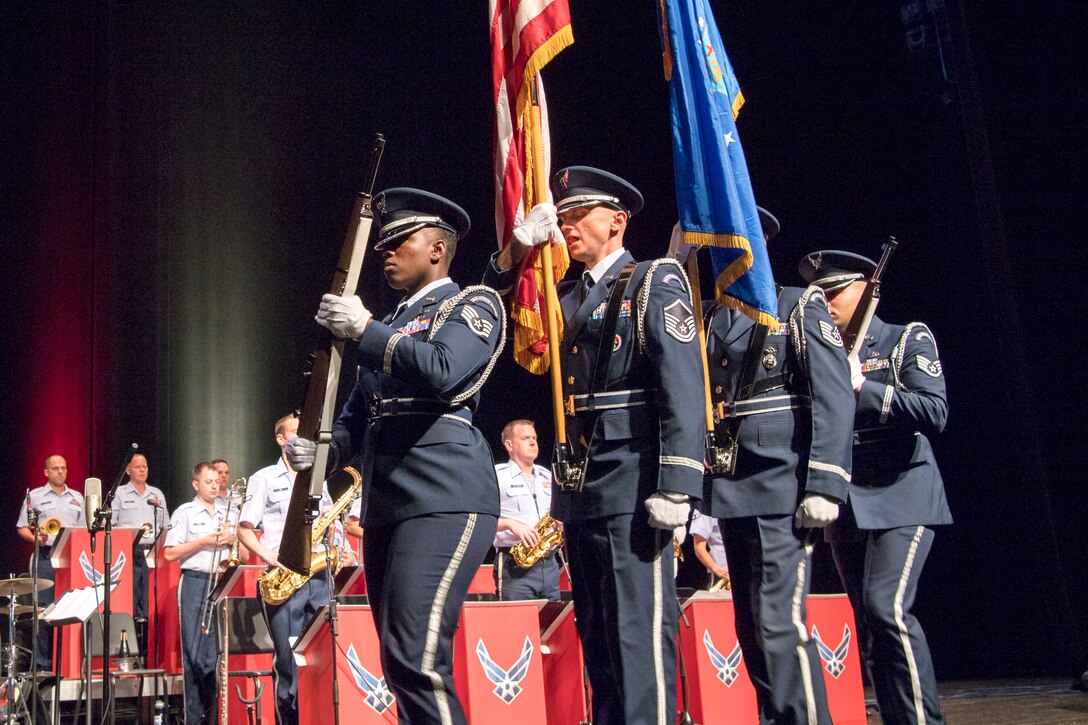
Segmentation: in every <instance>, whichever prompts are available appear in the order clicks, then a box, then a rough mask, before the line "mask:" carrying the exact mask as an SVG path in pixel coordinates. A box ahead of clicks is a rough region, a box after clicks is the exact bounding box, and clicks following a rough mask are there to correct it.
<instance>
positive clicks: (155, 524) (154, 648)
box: [144, 506, 166, 667]
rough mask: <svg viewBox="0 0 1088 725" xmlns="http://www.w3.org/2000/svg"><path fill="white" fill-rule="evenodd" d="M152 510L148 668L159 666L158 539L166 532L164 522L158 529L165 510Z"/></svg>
mask: <svg viewBox="0 0 1088 725" xmlns="http://www.w3.org/2000/svg"><path fill="white" fill-rule="evenodd" d="M154 508H155V513H154V515H153V516H152V517H151V557H152V558H153V559H154V560H155V573H154V574H152V579H151V591H152V596H153V597H154V600H153V601H154V603H155V618H154V619H153V620H152V619H151V618H150V617H149V618H148V620H149V621H148V636H149V637H150V630H151V626H150V623H151V622H152V621H153V622H155V638H154V639H153V640H152V641H151V643H150V644H151V646H150V647H149V649H150V650H151V664H148V665H146V666H148V667H158V665H159V537H160V536H161V535H162V533H163V531H165V530H166V526H165V524H166V521H163V526H162V528H160V527H159V511H160V510H161V511H162V512H163V514H162V517H163V519H165V518H166V508H165V507H163V508H162V509H160V508H159V507H158V506H155V507H154ZM147 611H148V614H150V613H151V602H150V601H149V602H148V603H147ZM144 656H145V657H146V656H147V653H144Z"/></svg>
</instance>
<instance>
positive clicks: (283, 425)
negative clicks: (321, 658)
mask: <svg viewBox="0 0 1088 725" xmlns="http://www.w3.org/2000/svg"><path fill="white" fill-rule="evenodd" d="M275 433H276V445H277V446H279V448H280V455H279V458H278V459H277V460H276V462H275V463H274V464H272V465H271V466H267V467H265V468H262V469H261V470H259V471H257V472H256V473H254V474H253V475H252V476H250V477H249V481H248V483H247V485H246V501H245V503H244V504H243V505H242V510H241V514H240V515H239V517H238V538H239V539H240V540H241V542H242V544H243V545H244V546H245V547H246V548H247V549H249V550H250V551H252V552H253V553H255V554H256V555H257V556H259V557H261V559H262V560H263V561H264V562H265V563H266V564H269V565H270V566H280V563H279V559H278V558H277V554H278V553H279V548H280V541H281V540H282V539H283V524H284V521H285V520H286V519H287V508H288V506H290V503H291V487H292V486H293V485H294V482H295V469H293V468H291V466H290V465H288V462H287V457H286V456H285V455H284V448H286V446H287V442H288V441H290V440H291V439H292V438H294V437H295V436H296V435H297V434H298V418H296V417H295V416H294V415H293V414H290V415H285V416H283V417H282V418H280V419H279V420H277V421H276V426H275ZM331 507H332V499H331V498H330V497H329V491H328V487H327V486H323V488H322V496H321V501H320V503H319V505H318V508H319V510H320V511H321V512H324V511H327V510H329V509H330V508H331ZM257 527H260V529H261V532H262V533H261V538H260V539H258V538H257V534H256V533H255V531H254V529H256V528H257ZM314 547H315V551H316V550H321V551H324V547H323V546H322V544H321V542H318V541H315V542H314ZM315 558H316V555H315ZM328 601H329V585H328V581H327V580H326V578H325V577H324V576H314V577H311V578H310V579H308V580H307V581H306V582H305V583H304V584H303V585H302V586H300V587H299V588H298V591H296V592H295V593H293V594H292V595H291V596H290V597H289V598H288V599H287V601H285V602H284V603H283V604H276V605H274V604H268V603H267V602H265V601H264V600H263V599H262V600H261V607H262V609H263V611H264V616H265V619H266V620H267V621H268V632H269V634H270V635H271V636H272V644H273V645H274V647H275V650H276V651H275V653H274V656H273V663H274V666H275V672H276V677H275V682H276V713H277V714H278V715H279V722H280V724H281V725H294V723H297V722H298V666H297V665H296V664H295V656H294V653H293V652H292V650H291V645H292V638H294V637H299V636H301V635H302V629H303V627H305V626H306V623H307V622H308V621H309V620H310V617H311V616H313V614H314V612H316V611H317V610H318V609H320V608H321V607H322V606H324V605H325V604H327V603H328Z"/></svg>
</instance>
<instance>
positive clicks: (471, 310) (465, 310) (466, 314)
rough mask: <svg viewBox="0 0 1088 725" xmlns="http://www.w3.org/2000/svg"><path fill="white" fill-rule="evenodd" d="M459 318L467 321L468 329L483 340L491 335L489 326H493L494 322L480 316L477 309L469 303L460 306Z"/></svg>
mask: <svg viewBox="0 0 1088 725" xmlns="http://www.w3.org/2000/svg"><path fill="white" fill-rule="evenodd" d="M461 319H463V320H464V321H465V322H467V323H468V329H470V330H472V331H473V332H475V333H476V334H477V335H479V336H480V337H482V338H483V339H485V340H486V339H487V338H488V336H490V335H491V328H493V327H494V326H495V323H493V322H491V321H490V320H485V319H484V318H482V317H480V313H479V311H478V310H477V309H476V308H475V307H472V306H470V305H465V306H464V307H462V308H461Z"/></svg>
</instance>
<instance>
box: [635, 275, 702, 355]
mask: <svg viewBox="0 0 1088 725" xmlns="http://www.w3.org/2000/svg"><path fill="white" fill-rule="evenodd" d="M640 266H641V265H640ZM659 269H665V273H664V274H663V275H662V276H661V279H660V284H671V283H672V282H673V281H675V282H676V283H678V284H679V285H680V286H681V287H682V288H683V290H684V297H685V298H686V299H687V302H688V305H689V307H690V306H691V305H692V304H693V303H692V300H691V285H690V284H689V283H688V275H687V273H686V272H684V268H683V266H681V264H680V263H679V262H677V261H676V260H675V259H670V258H668V257H664V258H661V259H655V260H653V261H651V262H649V266H647V267H646V271H645V273H644V276H643V282H642V287H641V288H640V289H639V291H638V302H637V308H638V315H637V321H638V344H639V348H640V349H642V350H645V349H646V306H647V305H648V304H649V302H650V290H651V289H652V287H653V285H654V274H655V273H656V272H657V271H658V270H659Z"/></svg>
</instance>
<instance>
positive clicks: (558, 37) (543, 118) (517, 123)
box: [490, 0, 574, 374]
mask: <svg viewBox="0 0 1088 725" xmlns="http://www.w3.org/2000/svg"><path fill="white" fill-rule="evenodd" d="M490 10H491V76H492V87H493V89H494V100H495V229H496V232H497V235H498V242H499V248H500V249H502V248H505V247H506V245H507V244H510V241H511V239H512V234H513V231H514V227H515V226H516V225H517V224H518V223H519V222H520V221H521V220H522V218H523V217H524V215H525V212H526V211H527V210H529V209H531V208H532V207H533V206H535V205H536V204H538V203H540V202H543V201H549V199H548V198H544V199H537V198H535V196H534V190H533V173H534V169H533V165H532V164H533V162H532V159H533V149H532V136H533V134H532V130H533V129H532V123H533V121H532V115H531V113H530V104H531V101H532V88H533V85H532V84H533V82H534V77H535V76H537V74H538V73H539V71H540V69H541V68H543V67H544V66H545V65H546V64H547V63H548V61H550V60H551V59H552V58H554V57H555V56H556V55H557V54H558V53H559V52H560V51H561V50H563V49H564V48H566V47H567V46H568V45H570V44H571V43H573V42H574V36H573V35H572V33H571V26H570V8H569V7H568V6H567V0H490ZM535 82H536V84H537V86H536V87H537V98H538V102H539V104H540V125H541V128H540V139H541V151H542V153H541V158H543V160H544V169H543V170H542V171H543V174H544V178H548V176H549V175H550V165H551V148H550V144H549V140H548V139H549V136H548V113H547V106H546V104H545V101H544V87H543V85H542V84H541V83H540V79H539V77H537V78H535ZM547 196H548V197H550V193H547ZM569 264H570V257H569V256H568V254H567V248H566V245H563V244H557V245H554V247H553V251H552V266H553V268H554V273H555V279H557V280H558V279H562V277H563V275H564V274H566V271H567V267H568V266H569ZM543 280H544V277H543V271H542V269H541V261H540V255H539V254H538V253H537V251H536V250H534V251H533V252H532V253H531V254H530V255H528V256H527V259H526V261H525V264H524V266H523V267H522V272H521V275H520V277H519V279H518V282H517V284H516V285H515V287H514V301H513V305H512V309H511V312H510V316H511V319H512V320H513V321H514V359H515V360H516V361H517V363H518V364H519V365H521V366H522V367H524V368H525V369H526V370H529V371H530V372H533V373H537V374H541V373H544V372H546V371H547V369H548V356H547V349H548V347H547V328H546V327H545V326H546V324H547V322H546V320H545V317H544V290H543V284H544V282H543ZM558 322H560V324H561V321H558Z"/></svg>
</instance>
